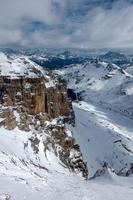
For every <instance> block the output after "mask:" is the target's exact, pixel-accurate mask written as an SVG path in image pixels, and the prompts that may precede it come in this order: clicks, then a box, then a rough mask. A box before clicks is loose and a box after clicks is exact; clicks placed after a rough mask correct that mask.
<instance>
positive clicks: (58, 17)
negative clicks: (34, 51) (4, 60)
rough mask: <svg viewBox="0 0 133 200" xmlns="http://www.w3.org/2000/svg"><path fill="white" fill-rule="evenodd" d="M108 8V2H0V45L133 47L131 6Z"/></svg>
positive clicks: (69, 0) (119, 4) (123, 5)
mask: <svg viewBox="0 0 133 200" xmlns="http://www.w3.org/2000/svg"><path fill="white" fill-rule="evenodd" d="M101 2H102V3H103V4H101ZM104 3H105V5H106V6H102V5H104ZM109 5H110V4H109V1H108V4H107V0H106V1H105V0H84V1H83V0H23V1H20V0H0V45H3V46H4V45H6V46H7V45H8V46H10V45H19V46H26V47H45V46H47V47H48V46H50V47H81V48H103V47H133V37H132V35H133V5H132V4H131V3H129V2H128V1H123V0H121V1H115V3H112V4H111V6H110V7H109ZM36 23H40V24H39V26H37V25H36ZM31 24H32V29H30V26H31Z"/></svg>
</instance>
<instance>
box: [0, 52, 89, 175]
mask: <svg viewBox="0 0 133 200" xmlns="http://www.w3.org/2000/svg"><path fill="white" fill-rule="evenodd" d="M72 119H73V116H72V106H71V102H70V100H69V99H68V97H67V88H66V82H65V81H64V80H63V79H62V78H61V77H60V76H57V75H54V74H52V73H51V72H48V71H46V70H43V69H42V68H41V67H40V66H38V65H36V64H34V63H32V62H31V61H30V60H28V59H27V58H26V57H21V58H18V57H17V58H14V57H7V56H6V55H4V54H0V126H1V127H2V126H3V127H5V128H6V129H9V130H12V129H15V128H18V129H20V130H23V131H27V132H28V131H33V135H32V137H31V138H30V142H31V146H32V147H33V150H34V151H35V153H38V151H39V148H38V146H39V140H38V137H37V135H38V134H41V136H42V137H43V135H45V139H43V140H44V142H43V144H44V153H45V152H46V151H47V150H50V149H53V150H54V152H55V154H56V155H57V156H58V157H59V158H60V160H61V161H62V163H64V164H65V165H66V166H67V167H68V168H70V169H71V170H72V171H75V172H81V173H82V176H84V177H85V178H87V176H88V170H87V166H86V163H84V161H83V158H82V154H81V152H80V148H79V146H78V145H77V144H76V142H75V140H74V138H73V137H72V134H70V132H69V134H68V130H67V129H66V127H65V125H64V122H65V121H72ZM53 122H54V123H53ZM43 138H44V137H43Z"/></svg>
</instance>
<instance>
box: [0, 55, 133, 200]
mask: <svg viewBox="0 0 133 200" xmlns="http://www.w3.org/2000/svg"><path fill="white" fill-rule="evenodd" d="M56 73H58V74H55V73H52V72H50V71H47V70H46V69H43V68H42V67H40V66H39V65H37V64H35V63H34V62H32V61H31V60H30V59H28V57H27V56H19V55H8V56H7V55H6V54H3V53H0V200H18V199H20V200H24V199H25V200H29V199H31V198H32V199H33V200H37V199H40V200H44V199H46V200H55V199H57V200H62V199H63V200H68V199H70V200H103V199H106V200H113V199H116V198H117V199H118V200H125V197H126V198H127V199H128V200H132V196H133V187H132V184H133V180H132V173H133V164H132V163H133V149H132V146H133V139H132V138H133V137H132V130H133V123H132V110H131V103H132V88H131V86H132V76H133V75H132V73H130V70H126V71H125V70H121V68H119V67H118V66H116V65H114V64H108V63H105V62H99V61H98V60H91V61H90V62H87V63H85V64H77V65H71V66H69V67H66V68H64V69H62V70H59V71H56ZM60 74H61V75H63V76H64V77H65V79H66V80H67V82H68V87H69V89H70V91H71V92H69V96H70V97H73V95H75V99H76V100H77V101H74V102H73V105H72V104H71V101H70V99H69V98H68V96H67V85H66V81H64V79H62V76H60ZM123 90H124V91H123ZM109 91H110V92H109ZM118 97H119V98H118ZM125 101H126V102H125ZM127 102H128V103H127ZM118 103H120V105H119V107H118ZM121 105H122V108H121ZM129 108H130V109H129ZM86 161H87V164H86ZM88 172H89V179H87V177H88Z"/></svg>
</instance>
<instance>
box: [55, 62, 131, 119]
mask: <svg viewBox="0 0 133 200" xmlns="http://www.w3.org/2000/svg"><path fill="white" fill-rule="evenodd" d="M58 73H61V74H62V75H64V77H65V78H66V80H67V82H68V87H69V88H71V89H74V90H75V92H76V93H79V94H80V97H81V98H83V99H84V100H85V101H86V102H93V103H94V102H95V103H96V104H100V106H103V107H106V108H108V109H113V110H115V111H117V112H119V113H122V114H123V115H126V116H128V117H130V118H133V107H132V100H133V92H132V90H133V75H132V73H130V70H127V71H125V70H123V69H121V68H119V67H118V66H116V65H114V64H108V63H105V62H101V61H98V60H93V61H91V62H87V63H86V64H84V65H71V66H69V67H66V68H64V69H63V70H62V71H61V72H58ZM127 102H128V103H127Z"/></svg>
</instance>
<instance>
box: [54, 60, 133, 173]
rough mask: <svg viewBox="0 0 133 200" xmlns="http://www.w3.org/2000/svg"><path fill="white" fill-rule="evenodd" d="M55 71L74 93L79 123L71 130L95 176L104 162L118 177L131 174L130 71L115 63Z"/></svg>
mask: <svg viewBox="0 0 133 200" xmlns="http://www.w3.org/2000/svg"><path fill="white" fill-rule="evenodd" d="M56 72H57V73H59V74H62V75H63V76H64V77H65V79H66V80H67V82H68V87H69V89H70V90H72V91H73V93H75V96H76V100H77V101H76V102H75V103H73V108H74V111H75V121H76V123H75V127H74V128H73V127H72V130H73V132H74V136H75V137H76V139H77V141H78V143H79V144H80V146H81V150H82V152H83V155H84V157H85V159H86V160H87V163H88V168H89V171H90V173H91V174H92V176H93V175H94V174H95V172H96V171H97V170H99V169H100V168H102V166H104V164H105V163H106V164H107V165H108V166H110V167H111V168H113V169H114V171H115V173H117V174H118V175H124V176H125V175H128V173H132V172H133V171H132V170H131V169H132V163H133V148H132V146H133V123H132V120H133V107H132V101H133V93H132V88H133V76H132V73H130V72H131V71H130V69H129V68H128V70H127V71H125V70H123V69H121V68H120V67H118V66H117V65H115V64H108V63H106V62H102V61H99V60H92V61H90V62H87V63H85V64H83V65H71V66H68V67H67V66H66V68H64V69H63V70H60V71H56ZM70 96H72V98H73V95H71V94H70ZM74 100H75V99H74ZM88 155H89V156H88ZM129 171H130V172H129Z"/></svg>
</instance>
